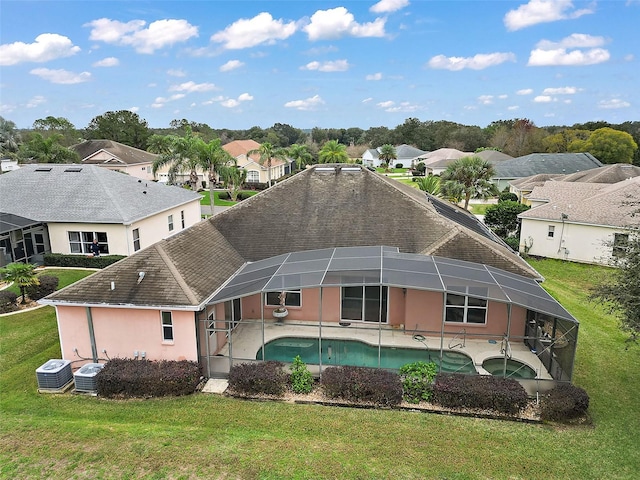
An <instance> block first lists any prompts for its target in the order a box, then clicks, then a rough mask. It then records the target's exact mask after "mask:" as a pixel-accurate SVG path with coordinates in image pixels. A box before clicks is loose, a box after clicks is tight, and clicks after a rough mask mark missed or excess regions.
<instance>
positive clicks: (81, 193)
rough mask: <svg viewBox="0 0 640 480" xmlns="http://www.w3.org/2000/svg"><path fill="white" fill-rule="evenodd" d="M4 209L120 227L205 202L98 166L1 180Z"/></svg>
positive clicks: (40, 169) (46, 168) (37, 170)
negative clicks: (196, 202)
mask: <svg viewBox="0 0 640 480" xmlns="http://www.w3.org/2000/svg"><path fill="white" fill-rule="evenodd" d="M0 191H2V210H3V211H4V212H6V213H13V214H15V215H21V216H25V217H28V218H31V219H33V220H38V221H40V222H82V223H117V224H129V223H131V222H134V221H137V220H140V219H142V218H146V217H149V216H150V215H154V214H156V213H158V212H162V211H165V210H167V209H169V208H172V207H176V206H179V205H183V204H186V203H189V202H192V201H194V200H195V199H198V200H199V199H200V196H199V195H198V194H197V193H194V192H191V191H189V190H185V189H182V188H178V187H172V186H168V185H163V184H158V183H155V182H151V181H149V182H147V181H144V180H140V179H137V178H135V177H132V176H129V175H125V174H122V173H118V172H112V171H110V170H108V169H105V168H101V167H98V166H95V165H78V164H72V165H61V164H46V165H45V164H29V165H23V166H22V168H20V169H19V170H15V171H13V172H8V173H5V174H3V175H0Z"/></svg>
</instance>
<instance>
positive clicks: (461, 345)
mask: <svg viewBox="0 0 640 480" xmlns="http://www.w3.org/2000/svg"><path fill="white" fill-rule="evenodd" d="M461 334H462V342H458V343H456V344H454V345H452V344H453V342H454V341H455V340H456V339H459V338H460V335H461ZM466 344H467V330H466V329H464V328H463V329H462V330H460V331H459V332H458V333H456V334H455V335H454V337H453V338H452V339H451V340H450V341H449V350H453V349H454V348H456V347H460V348H464V347H465V346H466Z"/></svg>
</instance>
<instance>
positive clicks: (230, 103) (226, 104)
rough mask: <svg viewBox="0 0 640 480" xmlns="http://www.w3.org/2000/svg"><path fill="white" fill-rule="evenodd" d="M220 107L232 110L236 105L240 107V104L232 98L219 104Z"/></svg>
mask: <svg viewBox="0 0 640 480" xmlns="http://www.w3.org/2000/svg"><path fill="white" fill-rule="evenodd" d="M220 105H222V106H223V107H227V108H234V107H237V106H238V105H240V102H239V101H238V100H236V99H234V98H229V99H227V100H225V101H223V102H221V103H220Z"/></svg>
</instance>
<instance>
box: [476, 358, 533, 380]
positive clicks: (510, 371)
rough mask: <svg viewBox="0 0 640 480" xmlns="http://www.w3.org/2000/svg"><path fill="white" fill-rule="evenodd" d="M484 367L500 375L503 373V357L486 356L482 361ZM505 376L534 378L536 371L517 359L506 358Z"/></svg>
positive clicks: (493, 373) (491, 372)
mask: <svg viewBox="0 0 640 480" xmlns="http://www.w3.org/2000/svg"><path fill="white" fill-rule="evenodd" d="M482 368H484V369H485V370H486V371H487V372H489V373H490V374H491V375H497V376H502V374H503V373H504V371H505V370H504V358H488V359H486V360H485V361H484V362H482ZM506 377H507V378H513V379H518V378H536V371H535V370H534V369H533V368H531V367H530V366H529V365H526V364H524V363H522V362H519V361H518V360H513V359H507V370H506Z"/></svg>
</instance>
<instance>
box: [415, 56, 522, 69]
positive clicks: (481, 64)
mask: <svg viewBox="0 0 640 480" xmlns="http://www.w3.org/2000/svg"><path fill="white" fill-rule="evenodd" d="M515 61H516V56H515V55H514V54H513V53H511V52H495V53H479V54H477V55H475V56H473V57H445V56H444V55H436V56H435V57H433V58H432V59H431V60H429V62H428V63H427V65H428V66H429V67H430V68H435V69H443V70H451V71H457V70H463V69H465V68H470V69H472V70H483V69H485V68H488V67H493V66H495V65H500V64H501V63H504V62H515Z"/></svg>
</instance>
